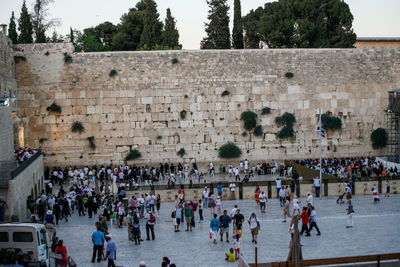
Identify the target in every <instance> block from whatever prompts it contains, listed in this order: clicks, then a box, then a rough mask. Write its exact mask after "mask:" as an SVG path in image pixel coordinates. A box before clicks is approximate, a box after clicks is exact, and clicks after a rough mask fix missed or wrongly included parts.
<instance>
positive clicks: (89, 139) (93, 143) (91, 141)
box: [87, 136, 96, 149]
mask: <svg viewBox="0 0 400 267" xmlns="http://www.w3.org/2000/svg"><path fill="white" fill-rule="evenodd" d="M87 140H88V141H89V147H90V148H91V149H96V143H95V142H94V136H89V137H88V138H87Z"/></svg>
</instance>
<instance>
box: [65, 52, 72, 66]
mask: <svg viewBox="0 0 400 267" xmlns="http://www.w3.org/2000/svg"><path fill="white" fill-rule="evenodd" d="M64 62H65V63H67V64H69V63H71V62H72V57H71V56H70V55H68V54H67V55H65V56H64Z"/></svg>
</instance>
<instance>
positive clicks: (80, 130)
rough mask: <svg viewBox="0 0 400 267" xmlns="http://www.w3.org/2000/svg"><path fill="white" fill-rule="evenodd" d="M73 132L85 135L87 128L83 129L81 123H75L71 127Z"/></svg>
mask: <svg viewBox="0 0 400 267" xmlns="http://www.w3.org/2000/svg"><path fill="white" fill-rule="evenodd" d="M71 131H72V132H73V133H83V132H84V131H85V127H83V125H82V123H81V122H80V121H75V122H74V123H73V124H72V126H71Z"/></svg>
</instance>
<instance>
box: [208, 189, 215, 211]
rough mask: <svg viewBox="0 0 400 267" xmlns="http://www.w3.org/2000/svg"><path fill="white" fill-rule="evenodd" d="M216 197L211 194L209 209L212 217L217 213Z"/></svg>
mask: <svg viewBox="0 0 400 267" xmlns="http://www.w3.org/2000/svg"><path fill="white" fill-rule="evenodd" d="M215 206H216V204H215V197H214V194H213V193H211V195H210V197H209V198H208V207H209V208H210V212H211V216H212V215H213V214H214V213H215Z"/></svg>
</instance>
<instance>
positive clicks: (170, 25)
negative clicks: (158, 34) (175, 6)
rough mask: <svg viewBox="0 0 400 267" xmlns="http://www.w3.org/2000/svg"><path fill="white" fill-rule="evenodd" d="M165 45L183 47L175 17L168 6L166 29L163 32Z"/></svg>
mask: <svg viewBox="0 0 400 267" xmlns="http://www.w3.org/2000/svg"><path fill="white" fill-rule="evenodd" d="M162 39H163V46H165V47H169V48H178V47H181V45H180V44H179V32H178V29H177V28H176V21H175V18H174V17H172V15H171V10H170V9H169V8H167V17H166V18H165V24H164V29H163V32H162Z"/></svg>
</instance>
